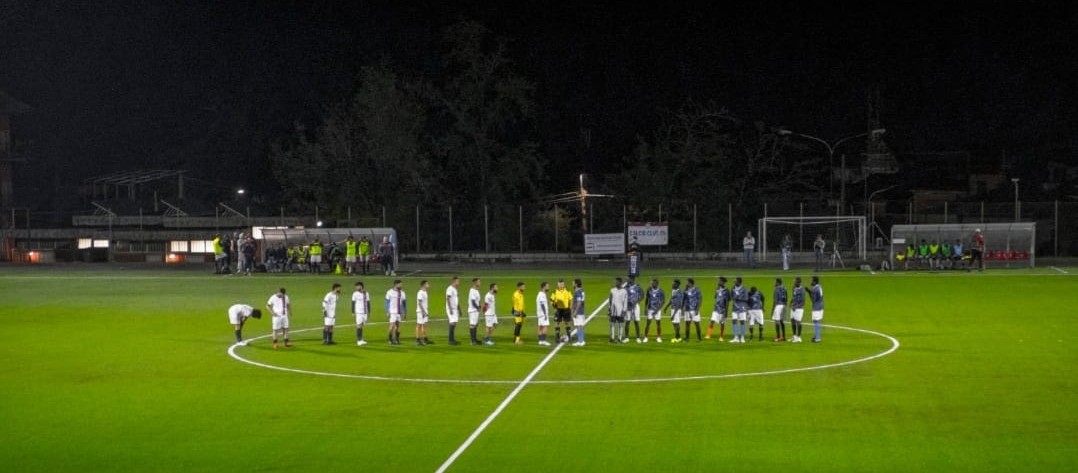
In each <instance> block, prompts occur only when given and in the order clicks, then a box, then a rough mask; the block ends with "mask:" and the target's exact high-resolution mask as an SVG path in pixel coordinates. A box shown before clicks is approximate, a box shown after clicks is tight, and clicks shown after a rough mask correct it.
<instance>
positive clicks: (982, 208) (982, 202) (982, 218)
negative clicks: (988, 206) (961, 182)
mask: <svg viewBox="0 0 1078 473" xmlns="http://www.w3.org/2000/svg"><path fill="white" fill-rule="evenodd" d="M981 224H982V225H984V201H983V200H982V201H981Z"/></svg>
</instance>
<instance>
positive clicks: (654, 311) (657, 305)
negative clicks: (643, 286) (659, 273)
mask: <svg viewBox="0 0 1078 473" xmlns="http://www.w3.org/2000/svg"><path fill="white" fill-rule="evenodd" d="M663 302H666V293H664V292H663V289H662V288H661V287H659V280H658V279H652V280H651V287H649V288H648V292H647V294H645V295H644V306H645V307H647V322H645V323H644V343H647V342H648V333H650V331H651V321H652V320H654V321H655V342H656V343H662V342H663V322H662V316H663Z"/></svg>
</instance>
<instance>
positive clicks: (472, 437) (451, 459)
mask: <svg viewBox="0 0 1078 473" xmlns="http://www.w3.org/2000/svg"><path fill="white" fill-rule="evenodd" d="M606 304H607V301H603V303H602V304H600V305H599V307H596V308H595V312H592V313H591V315H590V316H588V318H587V320H584V325H587V324H588V322H591V319H593V318H595V315H596V314H598V313H599V311H600V310H602V309H603V307H606ZM564 346H565V344H564V343H560V344H558V346H556V347H554V349H553V350H551V352H550V354H549V355H547V356H546V358H543V361H540V362H539V366H536V367H535V369H533V370H532V372H531V373H528V376H527V377H525V378H524V380H523V381H521V382H520V384H518V385H517V387H516V388H515V389H513V392H511V393H509V396H507V397H506V398H505V400H504V401H502V403H501V404H499V405H498V408H497V409H494V412H491V413H490V415H489V416H487V419H486V420H484V421H483V423H482V424H479V427H477V428H476V429H475V431H474V432H472V435H469V436H468V439H467V440H465V441H464V443H462V444H460V447H457V450H456V451H455V452H453V454H452V455H450V456H449V458H447V459H446V460H445V462H444V463H442V466H440V467H438V469H437V470H435V473H444V472H445V470H447V469H449V467H450V466H452V465H453V462H455V461H457V457H460V455H461V454H462V453H464V451H465V450H467V449H468V447H470V446H471V445H472V442H474V441H475V439H477V438H479V434H482V433H483V431H484V430H486V429H487V426H488V425H490V423H491V422H494V419H496V418H497V417H498V415H500V414H501V413H502V411H503V410H505V408H506V407H507V406H508V405H509V403H510V402H512V401H513V398H515V397H517V394H520V391H521V390H523V389H524V386H527V385H528V383H530V382H531V380H532V378H534V377H535V375H537V374H539V371H540V370H542V369H543V367H544V366H546V364H547V363H548V362H550V360H551V359H553V358H554V355H557V354H558V351H560V350H561V349H562V347H564Z"/></svg>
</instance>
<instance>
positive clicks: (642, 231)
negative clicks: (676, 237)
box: [629, 222, 670, 246]
mask: <svg viewBox="0 0 1078 473" xmlns="http://www.w3.org/2000/svg"><path fill="white" fill-rule="evenodd" d="M633 237H636V243H637V244H638V245H640V246H666V245H668V244H669V243H668V242H669V239H670V227H669V226H668V225H667V224H666V223H650V222H648V223H630V224H629V241H633Z"/></svg>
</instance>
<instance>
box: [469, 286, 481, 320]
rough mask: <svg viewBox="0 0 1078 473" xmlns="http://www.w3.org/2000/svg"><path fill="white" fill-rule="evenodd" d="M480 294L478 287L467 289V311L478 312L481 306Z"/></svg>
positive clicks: (470, 312)
mask: <svg viewBox="0 0 1078 473" xmlns="http://www.w3.org/2000/svg"><path fill="white" fill-rule="evenodd" d="M481 301H482V296H480V295H479V289H476V288H474V287H473V288H471V289H470V290H468V313H469V314H472V313H474V314H479V309H480V308H481V307H482V302H481Z"/></svg>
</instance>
